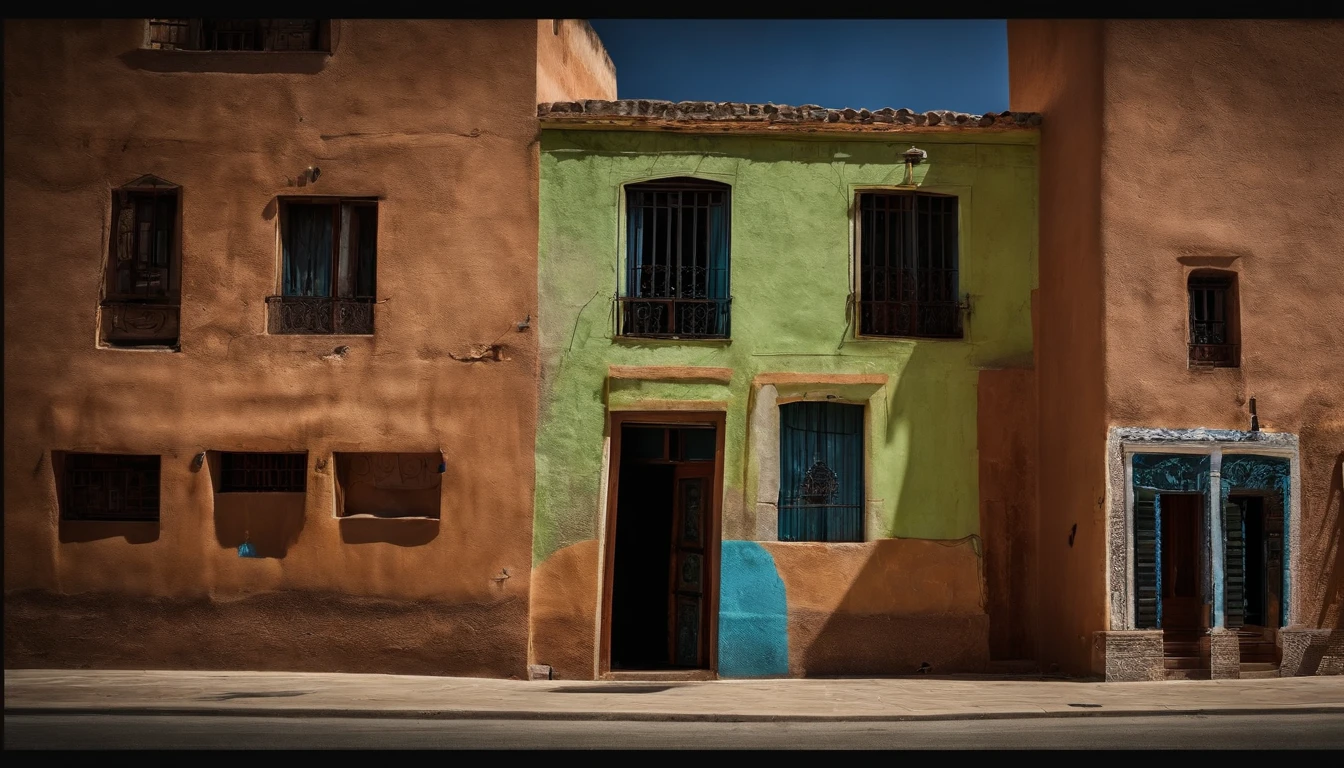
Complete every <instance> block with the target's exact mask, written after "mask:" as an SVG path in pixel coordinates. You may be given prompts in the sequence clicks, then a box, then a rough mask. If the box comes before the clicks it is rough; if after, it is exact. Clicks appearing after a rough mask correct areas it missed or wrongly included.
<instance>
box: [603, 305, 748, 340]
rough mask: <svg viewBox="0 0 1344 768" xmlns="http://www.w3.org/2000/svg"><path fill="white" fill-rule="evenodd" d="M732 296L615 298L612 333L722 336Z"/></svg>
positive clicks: (726, 331)
mask: <svg viewBox="0 0 1344 768" xmlns="http://www.w3.org/2000/svg"><path fill="white" fill-rule="evenodd" d="M732 301H733V300H732V298H731V297H730V298H726V299H674V298H647V297H643V296H617V297H616V334H617V335H619V336H633V337H642V338H655V339H726V338H728V334H729V320H730V310H731V306H732Z"/></svg>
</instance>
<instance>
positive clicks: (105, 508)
mask: <svg viewBox="0 0 1344 768" xmlns="http://www.w3.org/2000/svg"><path fill="white" fill-rule="evenodd" d="M64 475H65V499H64V503H63V504H62V506H63V514H62V517H63V518H64V519H66V520H95V521H122V522H141V521H157V520H158V519H159V457H158V456H129V455H117V454H101V453H69V454H66V455H65V460H64Z"/></svg>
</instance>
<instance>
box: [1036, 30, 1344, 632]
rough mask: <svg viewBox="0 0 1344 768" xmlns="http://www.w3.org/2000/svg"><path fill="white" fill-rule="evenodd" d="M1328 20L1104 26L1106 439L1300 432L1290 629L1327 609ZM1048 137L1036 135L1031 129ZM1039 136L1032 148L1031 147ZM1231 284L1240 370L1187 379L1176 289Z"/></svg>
mask: <svg viewBox="0 0 1344 768" xmlns="http://www.w3.org/2000/svg"><path fill="white" fill-rule="evenodd" d="M1341 50H1344V23H1341V22H1338V21H1321V20H1312V21H1263V20H1256V21H1249V20H1247V21H1210V20H1198V21H1181V22H1174V21H1152V22H1148V21H1113V22H1107V23H1106V41H1105V90H1104V114H1105V121H1104V126H1105V134H1104V140H1103V142H1102V147H1103V149H1102V169H1103V183H1102V197H1101V200H1102V211H1103V216H1102V229H1101V233H1102V245H1103V249H1104V252H1105V281H1104V282H1105V286H1106V316H1107V317H1106V319H1107V322H1106V343H1105V349H1106V391H1107V405H1108V408H1109V414H1110V423H1111V424H1112V425H1125V426H1139V427H1172V428H1194V427H1206V428H1213V429H1239V430H1245V429H1248V428H1249V425H1250V415H1249V412H1248V400H1249V398H1251V397H1254V398H1256V405H1257V409H1258V412H1259V416H1260V426H1261V428H1262V429H1264V430H1266V431H1272V432H1290V433H1294V434H1297V435H1298V436H1299V438H1300V451H1301V480H1302V487H1301V499H1302V509H1301V510H1300V513H1301V517H1300V521H1301V529H1300V536H1301V540H1300V547H1301V550H1300V560H1299V563H1298V573H1297V574H1296V575H1295V576H1294V578H1293V582H1292V583H1293V593H1294V598H1293V599H1294V601H1295V608H1296V610H1297V614H1296V615H1297V616H1298V618H1299V619H1300V620H1301V621H1300V623H1301V624H1302V625H1304V626H1309V627H1310V626H1321V627H1332V628H1339V627H1340V626H1341V618H1342V617H1341V602H1342V600H1344V583H1342V581H1341V580H1342V579H1344V545H1342V544H1341V541H1340V523H1341V520H1340V500H1339V485H1340V462H1341V460H1342V459H1344V216H1341V212H1344V187H1342V186H1341V182H1340V169H1341V168H1344V63H1341V61H1342V60H1341V58H1340V51H1341ZM1046 125H1047V128H1046V130H1049V128H1048V126H1049V125H1051V122H1050V121H1047V122H1046ZM1044 145H1048V142H1043V146H1044ZM1199 268H1217V269H1222V270H1227V271H1231V272H1235V273H1236V274H1237V282H1238V293H1239V295H1240V301H1239V303H1240V325H1241V334H1240V335H1241V366H1240V367H1239V368H1212V369H1198V368H1196V369H1190V368H1188V367H1187V365H1186V343H1187V338H1188V333H1189V331H1188V320H1187V316H1188V315H1187V298H1186V279H1187V277H1188V276H1189V274H1190V272H1191V271H1192V270H1194V269H1199Z"/></svg>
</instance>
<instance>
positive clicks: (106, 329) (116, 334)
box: [102, 301, 181, 347]
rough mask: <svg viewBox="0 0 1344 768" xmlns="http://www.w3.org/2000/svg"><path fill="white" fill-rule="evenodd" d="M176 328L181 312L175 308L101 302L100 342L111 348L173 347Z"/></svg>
mask: <svg viewBox="0 0 1344 768" xmlns="http://www.w3.org/2000/svg"><path fill="white" fill-rule="evenodd" d="M180 324H181V309H180V307H178V305H176V304H157V303H151V302H142V301H105V302H103V308H102V335H103V341H104V342H106V343H108V344H111V345H113V346H119V347H133V346H156V345H167V346H173V345H175V344H177V336H178V330H179V327H180Z"/></svg>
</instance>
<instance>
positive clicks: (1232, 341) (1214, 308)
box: [1188, 274, 1241, 368]
mask: <svg viewBox="0 0 1344 768" xmlns="http://www.w3.org/2000/svg"><path fill="white" fill-rule="evenodd" d="M1188 289H1189V295H1190V345H1189V350H1190V354H1189V360H1190V365H1192V366H1201V367H1202V366H1210V367H1215V368H1236V367H1238V366H1239V365H1240V357H1241V355H1240V352H1241V346H1240V344H1238V342H1237V338H1236V332H1237V327H1236V322H1235V321H1236V311H1237V295H1236V278H1235V276H1233V275H1208V274H1195V275H1191V276H1190V279H1189V283H1188Z"/></svg>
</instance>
